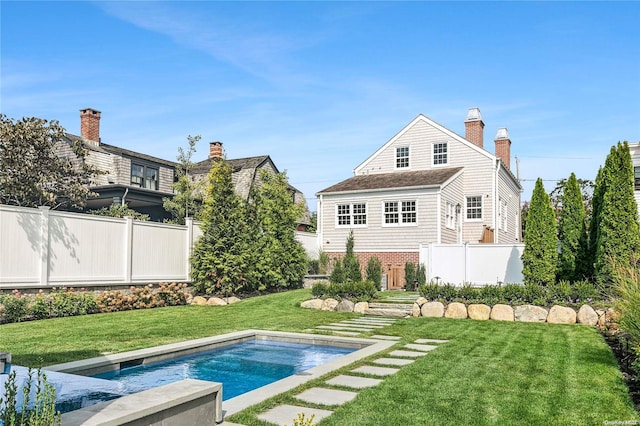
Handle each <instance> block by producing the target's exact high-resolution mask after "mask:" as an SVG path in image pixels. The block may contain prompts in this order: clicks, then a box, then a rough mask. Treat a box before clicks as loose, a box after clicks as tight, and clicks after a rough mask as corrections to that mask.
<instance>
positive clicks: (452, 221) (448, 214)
mask: <svg viewBox="0 0 640 426" xmlns="http://www.w3.org/2000/svg"><path fill="white" fill-rule="evenodd" d="M444 218H445V219H444V220H445V222H444V226H445V227H446V228H447V229H456V206H454V205H453V203H451V202H449V201H447V207H446V210H445V214H444Z"/></svg>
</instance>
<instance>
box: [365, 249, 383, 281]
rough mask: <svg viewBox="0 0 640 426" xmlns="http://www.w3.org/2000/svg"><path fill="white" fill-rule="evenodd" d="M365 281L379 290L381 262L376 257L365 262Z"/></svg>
mask: <svg viewBox="0 0 640 426" xmlns="http://www.w3.org/2000/svg"><path fill="white" fill-rule="evenodd" d="M366 273H367V281H371V282H373V283H374V284H375V286H376V288H380V285H381V283H382V262H380V259H378V258H377V257H376V256H372V257H370V258H369V261H368V262H367V269H366Z"/></svg>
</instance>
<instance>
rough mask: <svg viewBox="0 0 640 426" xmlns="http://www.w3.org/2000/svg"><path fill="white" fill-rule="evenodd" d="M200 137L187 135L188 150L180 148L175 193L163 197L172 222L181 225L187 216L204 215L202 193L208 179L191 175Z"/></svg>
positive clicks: (194, 217) (197, 218) (163, 202)
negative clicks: (197, 179) (197, 178)
mask: <svg viewBox="0 0 640 426" xmlns="http://www.w3.org/2000/svg"><path fill="white" fill-rule="evenodd" d="M200 139H201V137H200V135H196V136H191V135H189V136H187V142H188V147H187V150H186V151H185V150H183V149H182V147H179V148H178V157H177V160H178V167H177V168H176V176H177V180H176V182H175V183H174V184H173V189H174V190H175V195H174V196H173V197H172V198H163V199H162V205H163V207H164V209H165V210H166V211H168V212H169V213H171V215H172V216H173V219H172V220H171V222H174V223H179V224H180V225H184V224H185V217H191V218H193V219H196V220H200V219H201V216H202V194H203V193H204V184H205V183H206V181H205V180H201V181H194V179H193V176H192V175H191V169H192V168H193V161H192V160H191V158H192V156H193V154H194V153H195V152H196V144H197V143H198V141H200Z"/></svg>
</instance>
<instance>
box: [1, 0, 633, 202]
mask: <svg viewBox="0 0 640 426" xmlns="http://www.w3.org/2000/svg"><path fill="white" fill-rule="evenodd" d="M0 16H1V34H0V35H1V40H0V42H1V55H0V59H1V91H0V102H1V103H0V111H1V112H2V113H4V114H6V115H7V116H9V117H12V118H20V117H23V116H36V117H41V118H47V119H56V120H59V121H60V123H61V124H62V125H63V126H64V127H65V128H66V129H67V131H69V132H70V133H74V134H79V132H80V130H79V126H80V119H79V110H80V109H81V108H86V107H91V108H95V109H98V110H100V111H102V119H101V127H100V133H101V137H102V140H103V141H104V142H106V143H109V144H113V145H117V146H120V147H123V148H128V149H132V150H136V151H139V152H144V153H147V154H150V155H154V156H157V157H160V158H165V159H169V160H175V158H176V155H177V150H178V147H180V146H182V147H185V146H186V140H187V135H196V134H199V135H201V136H202V141H201V142H200V144H199V145H198V147H197V148H198V152H197V153H196V154H195V159H196V160H202V159H204V158H206V156H207V154H208V142H210V141H221V142H223V144H224V148H225V151H226V154H227V157H228V158H240V157H248V156H256V155H264V154H268V155H270V156H271V157H272V159H273V160H274V162H275V163H276V165H277V167H278V168H279V169H280V170H281V171H284V170H286V171H287V174H288V176H289V182H290V183H291V184H292V185H294V186H296V187H297V188H298V189H300V190H302V191H303V192H304V193H305V196H306V197H307V200H308V202H309V207H310V208H311V209H312V210H315V193H316V192H317V191H319V190H321V189H323V188H326V187H328V186H330V185H332V184H334V183H337V182H339V181H341V180H343V179H346V178H348V177H350V176H352V173H353V168H354V167H356V166H357V165H358V164H360V163H361V162H362V161H364V160H365V159H366V158H367V157H368V156H369V155H370V154H372V153H373V152H375V151H376V150H377V149H378V148H379V147H380V146H382V145H383V144H384V143H385V142H386V141H387V140H389V139H390V138H391V137H393V136H394V135H395V134H396V133H397V132H398V131H399V130H401V129H402V128H403V127H404V126H405V125H406V124H408V123H409V122H410V121H411V120H412V119H413V118H415V117H416V116H417V115H418V114H420V113H422V114H424V115H426V116H428V117H430V118H431V119H433V120H434V121H436V122H438V123H440V124H442V125H444V126H445V127H447V128H449V129H451V130H452V131H454V132H456V133H458V134H461V135H464V123H463V122H464V119H465V116H466V113H467V110H468V108H470V107H479V108H480V110H481V111H482V115H483V118H484V122H485V136H484V137H485V147H486V148H487V149H488V150H489V151H490V152H493V143H492V141H493V138H494V136H495V133H496V131H497V129H498V128H499V127H507V128H508V130H509V133H510V136H511V140H512V148H511V154H512V169H513V170H514V172H515V160H514V159H513V157H515V156H517V157H518V158H519V164H520V176H521V178H522V179H523V186H524V188H525V190H524V193H523V199H524V200H526V199H529V198H530V196H531V190H532V188H533V183H534V182H533V181H534V180H535V179H536V178H537V177H542V178H543V179H545V187H546V188H547V191H550V190H551V189H552V188H553V187H554V186H555V183H554V180H555V179H560V178H566V177H568V176H569V174H570V173H571V172H575V173H576V174H577V176H578V177H580V178H585V179H593V178H595V174H596V172H597V169H598V166H599V165H601V164H603V163H604V159H605V157H606V155H607V153H608V151H609V149H610V147H611V145H613V144H615V143H616V142H617V141H619V140H629V141H635V142H637V141H640V32H639V31H638V22H640V3H638V2H359V1H357V2H356V1H354V2H284V1H283V2H213V1H194V2H168V1H163V2H146V1H137V2H126V1H111V2H13V1H2V2H1V3H0Z"/></svg>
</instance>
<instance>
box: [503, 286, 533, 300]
mask: <svg viewBox="0 0 640 426" xmlns="http://www.w3.org/2000/svg"><path fill="white" fill-rule="evenodd" d="M500 289H501V292H502V297H501V298H500V299H501V301H504V302H508V303H511V304H518V303H522V302H526V301H527V293H526V288H525V287H524V286H522V285H520V284H506V285H504V286H502V287H500Z"/></svg>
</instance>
